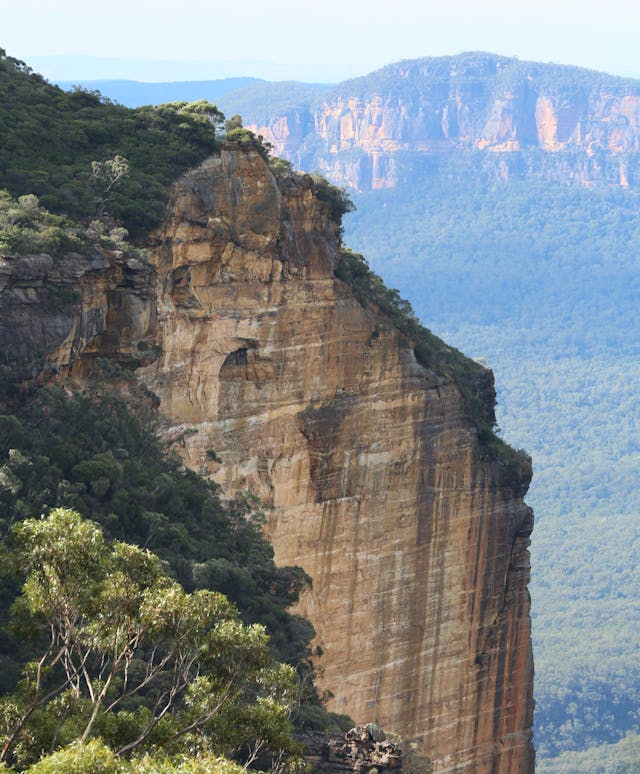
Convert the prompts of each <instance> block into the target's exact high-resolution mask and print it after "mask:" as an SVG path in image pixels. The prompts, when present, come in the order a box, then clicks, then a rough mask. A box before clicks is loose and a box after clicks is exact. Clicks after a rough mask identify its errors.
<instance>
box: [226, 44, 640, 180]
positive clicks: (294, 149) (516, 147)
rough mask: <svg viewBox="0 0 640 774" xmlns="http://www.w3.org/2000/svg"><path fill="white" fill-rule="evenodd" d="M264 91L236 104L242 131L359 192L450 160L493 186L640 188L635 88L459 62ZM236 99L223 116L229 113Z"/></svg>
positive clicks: (491, 60) (597, 78) (513, 66)
mask: <svg viewBox="0 0 640 774" xmlns="http://www.w3.org/2000/svg"><path fill="white" fill-rule="evenodd" d="M271 89H272V85H271V84H264V85H261V86H260V87H255V88H254V89H253V93H254V102H253V103H251V102H248V101H247V100H246V99H245V100H244V101H243V103H242V108H243V110H242V115H243V117H244V119H245V124H246V125H247V126H249V127H250V128H252V129H254V130H255V131H256V132H258V133H259V134H262V135H263V136H264V137H265V139H266V140H268V141H269V142H271V143H272V144H273V146H274V149H275V152H276V153H278V154H280V155H282V156H284V157H286V158H288V159H290V160H291V161H293V162H294V164H295V165H296V166H298V167H300V168H302V169H319V170H320V171H321V172H323V173H324V174H326V175H327V176H328V177H330V178H331V179H332V180H333V181H334V182H338V183H341V184H343V185H348V186H350V187H352V188H354V189H356V190H360V191H367V190H374V189H380V188H389V187H393V186H394V185H396V184H397V183H398V182H399V181H401V180H404V179H405V178H406V176H407V175H406V172H407V169H408V168H409V167H410V166H412V165H414V164H415V162H416V160H419V161H424V160H427V161H432V160H433V159H439V158H440V159H446V160H447V161H448V159H449V158H450V157H451V152H452V151H454V150H455V151H464V152H465V155H466V159H465V165H464V166H465V169H467V167H469V165H471V167H474V168H475V169H476V171H477V172H478V173H479V174H481V175H483V176H484V177H485V178H486V179H489V180H491V179H512V178H518V177H525V176H527V175H530V174H533V175H534V176H536V177H538V178H542V179H547V180H555V181H561V182H577V183H580V184H584V185H594V184H605V185H620V186H623V187H634V186H636V185H637V184H638V183H639V182H640V161H639V160H638V157H637V155H636V154H637V152H638V150H639V149H640V80H634V79H628V78H620V77H617V76H611V75H606V74H604V73H599V72H594V71H590V70H585V69H581V68H577V67H570V66H565V65H554V64H542V63H537V62H525V61H520V60H518V59H513V58H508V57H503V56H498V55H495V54H487V53H467V54H460V55H458V56H449V57H427V58H424V59H416V60H409V61H403V62H398V63H396V64H392V65H389V66H387V67H384V68H382V69H381V70H377V71H376V72H374V73H371V74H369V75H367V76H364V77H362V78H356V79H352V80H349V81H345V82H343V83H341V84H338V85H337V86H335V87H333V88H332V89H329V90H327V91H324V92H322V93H320V94H315V95H313V96H312V95H307V96H306V97H305V95H303V94H301V93H300V92H299V91H298V92H297V93H295V94H292V95H291V98H290V100H289V103H288V104H287V103H286V102H282V101H279V102H276V103H275V104H274V103H272V100H271V94H270V90H271ZM236 98H237V94H236V93H228V94H227V95H226V96H225V97H223V99H221V100H220V107H221V108H222V109H223V110H225V111H226V112H231V111H232V112H237V111H236V109H235V108H236V106H237V102H236V101H235V100H236ZM456 164H457V168H458V171H459V170H460V162H459V160H458V161H457V162H456ZM463 174H467V171H465V172H463Z"/></svg>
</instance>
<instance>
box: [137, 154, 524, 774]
mask: <svg viewBox="0 0 640 774" xmlns="http://www.w3.org/2000/svg"><path fill="white" fill-rule="evenodd" d="M170 211H171V218H170V220H169V222H168V223H167V225H166V228H165V229H164V231H163V233H162V234H161V235H159V244H158V248H157V251H156V256H157V257H156V265H157V270H158V275H159V280H160V282H161V283H162V292H161V295H160V297H159V301H158V308H159V323H160V327H161V338H160V344H161V350H162V355H161V358H160V359H159V360H158V361H156V362H155V363H153V364H151V365H150V366H149V367H148V368H147V369H145V370H144V373H143V378H144V379H145V380H146V382H147V383H148V384H149V386H150V387H151V389H152V390H153V391H154V392H155V393H157V394H158V395H159V396H160V399H161V410H163V411H164V412H165V413H166V414H168V415H169V417H170V418H171V420H172V422H173V424H174V426H176V427H184V426H188V427H189V428H191V429H192V430H194V429H195V430H197V432H191V433H190V434H188V435H187V436H186V437H185V438H184V443H185V446H184V447H183V448H182V449H181V453H182V454H183V455H184V457H185V459H186V461H187V462H188V464H189V465H190V466H192V467H194V468H196V469H198V470H200V471H202V472H204V473H207V474H209V475H212V476H213V477H214V478H215V479H216V480H218V481H219V482H220V483H221V484H222V485H223V487H224V488H225V490H226V491H227V492H230V493H231V492H233V491H235V490H245V489H249V490H251V491H253V492H254V493H256V494H257V495H259V496H260V497H261V498H262V499H263V500H264V501H265V502H266V503H268V504H269V505H271V506H272V510H271V511H270V517H269V533H270V535H271V538H272V540H273V544H274V547H275V550H276V558H277V560H278V562H280V563H283V564H299V565H302V566H303V567H304V569H305V570H306V571H307V572H308V573H309V574H310V575H311V576H312V578H313V590H312V592H311V593H309V594H307V595H306V596H305V597H304V598H303V599H302V601H301V603H300V612H301V613H303V614H304V615H306V616H308V617H309V618H310V619H311V621H312V622H313V624H314V626H315V627H316V630H317V644H318V645H319V646H320V647H321V649H322V652H323V655H322V657H321V658H320V659H319V661H318V666H319V668H320V675H321V684H322V687H323V688H327V689H329V690H330V691H332V692H333V694H334V699H333V700H332V701H331V705H330V706H331V709H334V710H336V711H340V712H347V713H349V714H350V715H352V716H353V717H354V718H355V719H356V720H358V719H372V720H374V721H375V722H376V723H380V724H381V725H383V726H384V727H385V728H389V729H392V730H394V731H396V732H398V733H400V734H402V735H404V736H408V737H417V738H419V740H420V742H421V744H422V747H423V749H424V750H425V751H426V752H427V753H428V755H429V758H431V759H432V760H433V762H434V763H433V765H434V771H438V772H453V771H456V772H462V771H469V772H471V771H474V772H478V773H480V772H495V771H498V772H528V771H531V770H532V748H531V723H532V699H531V684H532V663H531V646H530V636H529V597H528V593H527V589H526V583H527V580H528V553H527V545H528V535H529V532H530V529H531V513H530V511H529V509H528V508H527V507H526V506H525V505H524V504H523V502H522V496H523V494H524V491H525V489H526V486H527V483H528V477H526V476H525V477H524V480H523V479H522V477H519V476H518V475H517V474H516V473H514V472H513V471H512V470H511V469H510V468H508V467H507V466H505V465H504V464H502V463H501V462H499V461H498V460H496V459H493V458H492V457H491V455H489V454H488V452H487V451H486V449H485V448H484V447H483V446H482V445H481V444H480V443H479V441H478V437H477V432H476V429H475V428H474V427H473V426H472V425H471V423H470V422H469V421H468V420H467V419H466V414H465V410H464V406H463V403H462V401H461V397H460V394H459V392H458V390H457V388H456V386H455V385H454V384H453V382H452V381H451V380H450V379H449V378H448V377H446V376H444V375H442V374H439V373H436V372H434V371H430V370H428V369H426V368H424V367H422V366H421V365H419V364H418V363H417V362H416V359H415V357H414V355H413V351H412V349H411V348H410V346H408V344H407V342H405V341H403V339H402V337H401V336H400V334H399V333H398V331H397V330H396V329H395V328H393V327H392V326H391V325H390V324H389V323H388V322H387V321H386V320H385V319H384V318H383V317H382V316H381V315H379V314H375V313H374V312H372V311H369V310H365V309H364V308H363V307H362V306H360V304H359V303H357V302H356V301H355V300H354V298H353V296H352V294H351V292H350V290H349V288H348V287H346V286H345V285H344V284H343V283H342V282H340V281H339V280H337V279H336V278H335V276H334V274H333V269H334V265H335V261H336V246H337V240H338V235H337V227H336V224H335V223H334V222H333V221H332V220H331V218H330V217H329V215H328V207H327V205H326V204H324V203H323V202H320V201H319V200H317V199H316V198H315V197H314V195H313V191H312V188H311V184H310V181H309V180H308V178H304V177H301V176H295V177H289V178H286V179H284V180H283V181H282V182H281V183H280V185H279V186H277V185H276V181H275V180H274V179H273V177H272V175H271V173H270V172H269V169H268V167H267V165H266V164H265V163H264V162H263V160H262V159H261V158H260V156H259V155H258V154H257V153H255V152H254V153H245V154H238V153H237V152H235V151H230V150H224V151H223V152H222V154H221V156H219V157H216V158H214V159H212V160H210V161H209V162H207V163H206V164H205V165H203V166H202V167H201V168H200V169H198V170H196V171H195V172H193V173H192V174H189V175H187V176H186V177H185V178H184V179H183V180H182V181H181V183H180V185H179V186H178V187H177V188H176V192H175V195H174V197H173V200H172V202H171V204H170ZM207 449H214V450H215V452H216V455H217V456H218V457H219V459H221V460H222V462H221V463H218V462H215V461H212V460H211V459H209V458H208V456H207V454H206V450H207Z"/></svg>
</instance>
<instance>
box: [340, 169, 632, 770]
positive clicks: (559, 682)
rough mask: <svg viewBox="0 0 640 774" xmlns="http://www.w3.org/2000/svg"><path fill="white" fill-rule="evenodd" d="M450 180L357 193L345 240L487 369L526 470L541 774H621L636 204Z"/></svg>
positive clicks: (562, 190)
mask: <svg viewBox="0 0 640 774" xmlns="http://www.w3.org/2000/svg"><path fill="white" fill-rule="evenodd" d="M464 166H466V164H465V165H464ZM457 169H459V167H457V166H456V165H452V166H450V167H449V168H448V169H446V170H443V169H442V168H441V169H440V170H439V171H437V172H435V173H434V170H433V168H431V169H424V168H423V169H422V170H420V169H419V168H416V170H415V176H414V177H413V178H412V179H410V180H409V179H407V180H406V181H405V184H404V185H402V186H401V187H398V188H396V189H393V190H387V191H379V192H373V193H369V194H364V195H362V194H361V195H355V196H354V199H355V202H356V204H357V211H356V212H355V213H354V214H352V215H350V216H349V217H348V218H347V219H346V223H345V226H346V229H345V232H346V236H345V239H346V241H347V242H348V243H349V244H351V245H352V246H353V247H354V248H356V249H358V250H361V251H362V252H364V253H365V254H366V255H367V256H368V257H369V259H370V262H371V264H372V266H373V268H374V269H375V270H376V271H378V272H379V273H380V274H381V275H382V276H383V277H384V279H385V281H386V282H387V283H388V284H390V285H392V286H394V287H397V288H399V290H400V293H401V294H402V295H404V296H406V297H407V298H409V299H410V301H411V302H412V304H413V306H414V308H415V310H416V313H417V314H418V316H419V317H420V318H421V319H422V320H428V321H429V325H430V326H431V327H432V328H433V330H434V331H435V332H436V333H438V335H441V336H442V337H443V338H445V340H447V341H450V342H452V343H453V344H454V345H456V346H458V347H460V348H461V349H463V350H464V351H465V352H467V353H469V354H470V355H473V356H475V357H478V358H483V359H484V360H485V361H486V362H487V363H488V365H490V366H491V367H492V368H493V369H494V371H495V374H496V383H497V388H498V422H499V425H500V426H501V428H502V431H503V435H504V437H505V438H506V439H507V440H508V441H509V442H510V443H511V444H513V445H515V446H517V447H523V448H525V449H526V450H527V451H528V452H529V453H531V455H532V457H533V460H534V478H533V483H532V486H531V490H530V493H529V496H528V497H527V501H528V502H529V503H530V504H531V505H532V506H533V508H534V510H535V512H536V528H535V531H534V536H533V543H532V565H533V573H532V583H531V590H532V597H533V615H534V649H535V650H534V655H535V664H536V683H535V698H536V747H537V749H538V760H539V764H540V769H541V771H549V772H551V771H553V772H557V771H567V772H568V771H571V772H574V773H575V774H578V772H582V774H587V772H589V773H592V772H596V771H598V772H600V771H602V772H610V771H614V770H615V771H618V770H619V771H632V770H634V771H635V770H637V769H638V767H639V766H640V757H639V756H640V753H639V752H638V748H637V746H636V747H635V748H634V745H633V743H632V740H633V739H636V738H637V737H636V736H634V734H636V735H637V733H638V731H639V730H640V717H639V715H638V707H639V706H640V656H639V654H638V649H637V647H636V645H637V640H638V631H639V630H640V616H639V614H638V610H639V607H638V601H639V592H638V589H639V588H640V585H639V583H638V580H639V578H638V561H637V556H638V550H639V549H640V546H639V545H638V534H637V519H638V504H637V493H636V482H637V480H638V477H639V474H640V447H639V446H638V438H639V437H640V433H639V429H640V428H639V427H638V416H639V415H640V396H639V395H638V389H637V386H638V384H639V383H640V367H639V365H638V354H639V353H640V338H639V334H638V331H639V330H640V304H639V303H638V301H639V299H640V271H639V269H640V254H639V252H638V245H639V244H640V241H639V237H640V196H639V195H638V194H637V193H635V192H634V191H631V190H622V189H619V188H618V189H608V190H599V189H584V188H580V187H569V186H563V185H560V184H547V183H542V182H540V181H538V182H535V181H530V180H527V181H524V180H523V181H512V182H510V183H499V184H495V185H493V186H491V185H488V184H487V183H486V182H482V180H481V179H480V176H479V175H476V177H475V181H474V178H473V176H465V177H463V178H461V176H459V175H458V174H457V171H456V170H457ZM585 750H588V752H582V751H585ZM591 753H593V755H591ZM557 756H559V757H557ZM596 761H601V762H602V761H605V763H601V764H598V765H600V766H601V768H598V767H597V764H596ZM606 761H608V762H606ZM623 761H627V763H623ZM629 761H633V762H632V763H629ZM618 765H620V766H625V765H626V766H627V768H615V766H618Z"/></svg>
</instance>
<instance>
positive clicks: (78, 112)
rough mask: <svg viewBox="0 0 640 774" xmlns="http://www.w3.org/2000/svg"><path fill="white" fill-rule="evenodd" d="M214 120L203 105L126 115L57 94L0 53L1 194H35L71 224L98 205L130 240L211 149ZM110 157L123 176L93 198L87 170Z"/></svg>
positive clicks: (91, 96)
mask: <svg viewBox="0 0 640 774" xmlns="http://www.w3.org/2000/svg"><path fill="white" fill-rule="evenodd" d="M222 119H223V116H222V114H221V113H220V112H219V111H218V110H217V108H216V107H215V106H214V105H211V104H210V103H207V102H204V101H198V102H191V103H187V102H175V103H171V104H168V105H160V106H158V107H151V106H147V107H141V108H138V109H136V110H130V109H129V108H125V107H122V106H121V105H115V104H112V103H110V102H109V101H108V100H105V99H103V98H102V97H101V96H100V94H98V93H95V92H90V91H85V90H82V89H79V90H76V91H74V92H65V91H62V90H61V89H58V88H56V87H54V86H51V85H50V84H48V83H47V82H46V81H45V80H44V79H43V78H41V77H40V76H39V75H36V74H35V73H32V72H31V70H30V69H29V68H28V67H27V66H26V65H25V64H24V63H23V62H20V61H18V60H16V59H14V58H12V57H9V56H7V55H6V54H5V52H4V51H2V50H1V49H0V133H1V134H2V136H3V142H2V146H1V147H0V188H6V189H7V190H8V191H10V192H11V194H12V195H13V196H22V195H25V194H35V195H36V196H38V197H39V199H40V201H41V202H42V205H43V206H44V207H46V208H47V209H48V210H51V211H52V212H56V213H64V214H65V215H67V216H69V217H72V218H74V219H91V218H93V217H95V216H96V215H99V214H100V212H101V210H104V209H105V207H106V210H107V211H108V212H109V214H110V215H112V216H113V217H114V218H116V219H117V220H118V221H120V222H121V223H123V224H124V226H125V227H126V228H127V229H128V230H129V232H130V233H131V234H132V236H134V237H138V236H140V235H141V234H143V233H145V232H147V231H149V230H150V229H152V228H154V227H155V226H157V225H159V224H160V222H161V221H162V217H163V214H164V207H165V203H166V200H167V197H168V192H169V186H170V184H171V183H172V182H173V181H174V180H175V179H176V178H177V177H178V176H179V175H180V174H181V173H182V172H184V171H185V170H186V169H188V168H190V167H193V166H195V165H196V164H198V163H199V162H200V161H202V160H203V159H204V158H206V157H207V156H209V155H211V154H212V153H214V152H215V151H216V148H217V144H216V133H215V124H216V123H219V122H220V121H222ZM118 158H124V159H126V160H127V164H128V174H127V175H126V176H124V175H123V176H121V177H120V178H119V179H118V186H117V188H114V187H112V188H111V189H109V191H106V192H105V186H103V187H102V188H101V189H99V190H98V191H97V190H96V185H95V184H96V174H95V169H96V167H95V165H96V164H97V165H99V167H98V170H99V172H100V170H102V171H106V169H107V168H108V165H109V163H110V162H113V161H114V160H116V159H118ZM98 178H102V180H101V181H99V182H101V183H102V182H104V176H103V175H102V174H98ZM107 186H108V183H107ZM105 193H107V194H109V195H108V196H107V197H106V198H105ZM111 194H112V195H111Z"/></svg>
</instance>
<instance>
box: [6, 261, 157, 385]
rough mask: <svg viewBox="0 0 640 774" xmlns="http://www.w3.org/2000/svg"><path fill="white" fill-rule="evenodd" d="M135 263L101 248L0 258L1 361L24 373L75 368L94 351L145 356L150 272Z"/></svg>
mask: <svg viewBox="0 0 640 774" xmlns="http://www.w3.org/2000/svg"><path fill="white" fill-rule="evenodd" d="M136 263H138V264H139V265H137V266H132V265H131V264H130V261H129V260H127V261H125V260H123V256H122V253H120V252H118V251H109V250H103V249H102V248H96V250H95V253H94V254H93V255H92V256H90V257H87V256H83V255H79V254H77V253H68V254H66V255H64V256H62V257H59V258H57V259H56V260H54V259H53V258H52V257H51V256H50V255H46V254H37V255H24V256H20V257H15V258H14V257H6V258H0V352H2V359H1V360H0V368H7V369H9V370H10V372H11V374H12V377H14V378H16V377H17V378H18V379H29V378H33V377H34V376H36V375H37V374H38V373H40V374H41V376H46V372H47V370H48V369H52V370H53V371H54V372H56V373H58V372H64V373H67V372H69V371H71V370H72V369H74V368H75V369H76V372H78V371H79V369H80V361H81V360H83V361H84V362H86V361H87V360H89V359H90V358H91V356H92V355H94V354H96V353H98V352H99V353H100V354H101V355H102V356H103V357H110V358H112V359H114V360H117V361H120V362H128V363H131V364H133V365H137V364H139V363H140V362H144V361H145V360H148V359H149V353H150V352H153V347H152V345H151V338H150V336H152V335H154V332H155V324H154V320H155V310H156V307H155V295H156V294H155V272H154V271H153V268H152V267H150V266H144V265H143V264H141V263H139V262H136ZM152 332H153V333H152ZM43 369H45V372H44V373H43Z"/></svg>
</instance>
